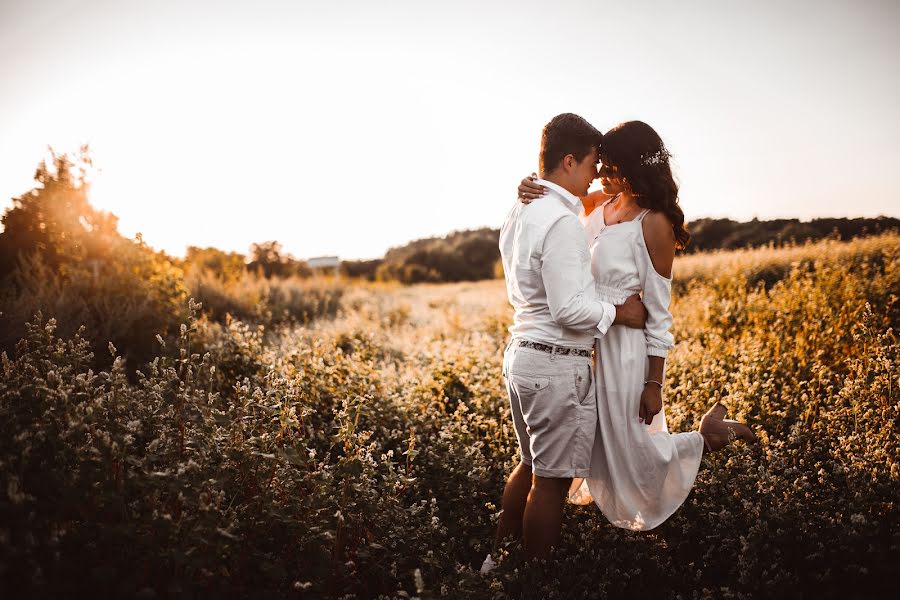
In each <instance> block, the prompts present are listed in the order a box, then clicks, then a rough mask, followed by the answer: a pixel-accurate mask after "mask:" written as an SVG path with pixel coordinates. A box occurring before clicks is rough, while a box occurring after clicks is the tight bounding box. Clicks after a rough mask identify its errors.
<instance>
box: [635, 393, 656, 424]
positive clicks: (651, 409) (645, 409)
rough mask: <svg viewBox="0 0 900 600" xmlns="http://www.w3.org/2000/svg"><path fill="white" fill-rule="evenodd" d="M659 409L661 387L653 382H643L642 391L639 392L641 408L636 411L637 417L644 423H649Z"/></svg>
mask: <svg viewBox="0 0 900 600" xmlns="http://www.w3.org/2000/svg"><path fill="white" fill-rule="evenodd" d="M661 410H662V388H661V387H659V386H658V385H656V384H655V383H645V384H644V391H643V392H641V408H640V410H639V411H638V418H639V419H640V421H641V423H643V424H644V425H649V424H650V422H651V421H653V417H655V416H656V413H658V412H659V411H661Z"/></svg>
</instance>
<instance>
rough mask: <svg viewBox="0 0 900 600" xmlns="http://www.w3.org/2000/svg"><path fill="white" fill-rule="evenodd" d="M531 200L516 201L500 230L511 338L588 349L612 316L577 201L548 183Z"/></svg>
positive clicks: (568, 193)
mask: <svg viewBox="0 0 900 600" xmlns="http://www.w3.org/2000/svg"><path fill="white" fill-rule="evenodd" d="M537 182H538V183H539V184H541V185H543V186H545V187H547V188H548V189H549V190H550V192H549V193H548V194H547V195H545V196H543V197H542V198H538V199H537V200H534V201H533V202H532V203H531V204H523V203H522V202H516V205H515V206H514V207H513V208H512V210H511V211H510V212H509V215H508V216H507V217H506V221H505V222H504V223H503V227H502V228H501V229H500V255H501V257H502V260H503V272H504V274H505V276H506V291H507V294H508V296H509V302H510V304H512V306H513V308H514V309H515V315H514V316H513V324H512V326H511V327H510V328H509V331H510V333H512V335H513V337H517V338H524V339H527V340H531V341H535V342H544V343H549V344H556V345H558V346H568V347H572V348H590V347H591V346H592V345H593V341H594V340H593V338H594V337H599V336H600V335H603V334H605V333H606V331H607V329H609V327H610V325H612V322H613V321H614V320H615V318H616V309H615V307H614V306H613V305H612V304H609V303H608V302H603V301H601V300H600V299H599V298H598V297H597V293H596V290H595V288H594V280H593V277H592V276H591V257H590V253H589V252H588V248H587V242H586V240H585V233H584V227H583V226H582V224H581V221H580V220H579V218H578V215H579V214H580V213H581V212H583V210H584V209H583V207H582V205H581V200H580V199H579V198H578V197H577V196H575V195H574V194H572V193H570V192H569V191H568V190H566V189H565V188H563V187H561V186H559V185H556V184H555V183H553V182H550V181H546V180H543V179H538V180H537Z"/></svg>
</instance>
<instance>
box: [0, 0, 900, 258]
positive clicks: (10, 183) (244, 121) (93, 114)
mask: <svg viewBox="0 0 900 600" xmlns="http://www.w3.org/2000/svg"><path fill="white" fill-rule="evenodd" d="M0 85H2V93H0V209H5V208H6V207H8V206H9V205H10V200H9V199H10V198H11V197H13V196H16V195H19V194H21V193H22V192H25V191H26V190H28V189H30V188H31V187H33V182H32V176H33V174H34V169H35V166H36V165H37V164H38V162H39V161H40V160H41V159H42V158H43V157H44V155H45V150H46V147H47V146H48V145H52V146H53V147H54V148H55V149H56V150H58V151H74V150H76V149H77V147H78V145H79V144H81V143H84V142H88V143H90V145H91V147H92V149H93V156H94V162H95V166H97V167H99V168H100V169H101V172H100V173H99V175H98V176H97V181H96V183H95V185H94V188H93V196H92V201H93V203H94V205H95V206H96V207H98V208H101V209H105V210H109V211H112V212H113V213H115V214H116V215H118V216H119V218H120V230H121V231H122V232H123V233H124V234H126V235H129V236H131V235H134V234H135V233H136V232H138V231H140V232H142V233H143V235H144V239H145V240H146V241H147V242H148V243H149V244H150V245H152V246H154V247H156V248H160V249H164V250H166V251H168V252H170V253H172V254H176V255H183V253H184V250H185V247H186V246H188V245H196V246H215V247H218V248H221V249H223V250H235V251H239V252H244V253H246V252H247V251H248V248H249V246H250V244H251V243H252V242H261V241H265V240H272V239H274V240H278V241H279V242H281V243H282V244H283V245H284V248H285V250H286V251H288V252H290V253H292V254H294V255H295V256H297V257H301V258H305V257H310V256H316V255H323V254H337V255H340V256H341V257H343V258H370V257H378V256H381V255H383V253H384V252H385V250H387V248H389V247H391V246H397V245H402V244H404V243H406V242H407V241H409V240H411V239H415V238H420V237H428V236H433V235H445V234H447V233H449V232H450V231H453V230H457V229H469V228H475V227H480V226H491V227H498V226H499V225H500V223H501V221H502V219H503V217H504V215H505V214H506V212H507V210H508V209H509V207H510V206H511V205H512V203H513V202H514V201H515V188H516V186H517V184H518V181H519V180H520V179H521V178H522V177H523V176H525V175H526V174H528V173H529V172H531V171H532V170H534V169H536V167H537V154H538V148H539V143H540V130H541V127H542V126H543V125H544V123H546V122H547V121H548V120H549V119H550V118H551V117H553V115H555V114H557V113H561V112H576V113H579V114H581V115H582V116H584V117H585V118H587V119H588V120H589V121H591V122H592V123H593V124H594V125H595V126H597V127H598V128H600V129H601V130H604V131H605V130H607V129H609V128H610V127H612V126H613V125H615V124H616V123H618V122H621V121H626V120H630V119H640V120H643V121H646V122H648V123H650V124H651V125H652V126H653V127H654V128H655V129H656V130H657V131H658V132H659V133H660V135H661V136H662V137H663V139H664V140H665V141H666V144H667V146H668V147H669V149H670V151H671V152H672V153H673V155H674V166H675V169H676V175H677V176H678V178H679V180H680V182H681V185H682V187H681V205H682V207H683V209H684V211H685V213H686V215H687V217H688V219H689V220H690V219H692V218H698V217H704V216H715V217H729V218H733V219H737V220H747V219H750V218H752V217H759V218H761V219H766V218H776V217H799V218H802V219H809V218H812V217H816V216H849V217H855V216H875V215H879V214H885V215H890V216H900V108H898V107H900V2H895V1H892V0H857V1H855V2H850V1H849V0H846V1H835V0H772V1H769V0H764V1H754V2H748V1H746V0H706V1H699V0H698V1H693V0H681V1H678V2H671V1H669V2H663V1H655V2H653V1H649V0H628V1H625V0H621V1H619V2H607V1H600V0H595V1H588V0H582V1H576V0H554V1H553V2H550V1H549V0H547V1H544V2H535V1H522V0H519V1H509V2H490V1H488V0H480V1H479V0H454V1H452V2H451V1H443V2H426V1H423V0H418V1H417V0H409V1H405V0H392V1H391V0H382V1H379V2H376V1H367V0H357V1H349V0H329V1H327V2H325V1H321V2H308V1H294V2H289V1H286V0H283V1H267V0H255V1H254V2H229V1H225V0H217V1H214V2H212V1H210V2H199V1H194V2H175V1H171V0H154V1H152V2H145V1H140V2H139V1H134V0H56V1H51V0H0Z"/></svg>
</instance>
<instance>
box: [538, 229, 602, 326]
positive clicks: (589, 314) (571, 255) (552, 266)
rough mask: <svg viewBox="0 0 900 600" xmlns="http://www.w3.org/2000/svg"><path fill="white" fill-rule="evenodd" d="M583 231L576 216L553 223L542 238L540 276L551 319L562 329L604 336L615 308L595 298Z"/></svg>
mask: <svg viewBox="0 0 900 600" xmlns="http://www.w3.org/2000/svg"><path fill="white" fill-rule="evenodd" d="M584 236H585V234H584V228H583V227H582V226H581V223H580V222H579V221H578V218H577V217H575V215H572V217H571V218H569V217H563V218H561V219H558V220H557V221H556V222H555V223H553V224H552V225H551V226H550V228H549V229H548V230H547V234H546V236H545V237H544V246H543V251H542V253H541V277H542V278H543V281H544V289H545V290H546V292H547V305H548V307H549V308H550V314H551V316H552V317H553V319H554V320H555V321H556V322H557V323H559V324H560V325H562V326H564V327H569V328H571V329H578V330H581V331H592V332H593V333H594V335H595V336H596V335H597V333H598V332H599V334H600V335H602V334H605V333H606V331H607V330H608V329H609V327H610V325H612V322H613V320H615V317H616V308H615V306H613V305H612V304H610V303H608V302H603V301H601V300H600V299H599V298H597V296H596V293H595V292H594V286H593V278H592V277H591V270H590V255H589V253H588V249H587V245H586V244H585V242H584Z"/></svg>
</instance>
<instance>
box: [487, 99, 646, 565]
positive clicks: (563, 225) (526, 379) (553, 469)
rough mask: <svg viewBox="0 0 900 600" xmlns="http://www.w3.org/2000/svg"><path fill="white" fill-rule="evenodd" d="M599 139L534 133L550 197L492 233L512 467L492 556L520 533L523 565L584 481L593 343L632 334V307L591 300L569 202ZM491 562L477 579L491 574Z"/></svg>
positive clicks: (593, 419) (637, 315) (582, 188)
mask: <svg viewBox="0 0 900 600" xmlns="http://www.w3.org/2000/svg"><path fill="white" fill-rule="evenodd" d="M601 139H602V134H601V133H600V132H599V131H597V130H596V129H595V128H594V127H593V126H591V124H590V123H588V122H587V121H585V120H584V119H583V118H581V117H579V116H578V115H574V114H571V113H565V114H561V115H557V116H556V117H554V118H553V119H552V120H551V121H550V122H549V123H547V125H546V126H545V127H544V130H543V134H542V137H541V152H540V175H541V179H539V180H538V181H539V182H540V183H541V184H542V185H544V186H545V187H547V188H549V190H550V192H549V193H548V194H547V195H546V196H544V197H543V198H540V199H538V200H535V201H534V202H532V203H531V204H527V205H526V204H523V203H519V202H517V203H516V205H515V207H513V209H512V210H511V211H510V213H509V215H508V216H507V218H506V222H505V223H504V224H503V227H502V228H501V230H500V254H501V256H502V260H503V271H504V275H505V277H506V289H507V294H508V296H509V302H510V304H512V306H513V308H514V309H515V316H514V317H513V325H512V326H511V327H510V333H511V334H512V339H511V341H510V343H509V345H508V346H507V348H506V352H505V353H504V357H503V377H504V380H505V382H506V387H507V392H508V394H509V400H510V408H511V411H512V418H513V423H514V425H515V430H516V436H517V438H518V440H519V448H520V459H521V461H520V463H519V465H518V466H517V467H516V468H515V469H514V470H513V472H512V474H511V475H510V476H509V479H508V480H507V483H506V487H505V488H504V491H503V502H502V510H501V513H500V522H499V524H498V526H497V539H496V544H495V550H496V549H498V548H499V547H500V544H501V543H502V542H503V540H504V539H506V538H507V537H508V536H514V537H518V536H519V535H520V534H521V536H522V538H523V541H524V545H525V555H526V557H527V558H546V557H547V556H548V555H549V554H550V550H551V548H552V547H553V546H555V545H556V544H557V542H558V541H559V535H560V531H561V528H562V515H563V508H564V503H565V497H566V493H567V491H568V489H569V486H570V485H571V483H572V478H574V477H585V476H587V475H588V474H589V469H590V458H591V448H592V446H593V443H594V435H595V433H596V429H597V404H596V400H595V395H594V377H593V375H592V373H591V348H592V346H593V339H594V336H600V335H603V334H604V333H606V331H607V329H609V327H610V326H611V325H613V324H618V325H625V326H628V327H636V328H642V327H643V326H644V321H645V319H646V311H645V309H644V307H643V305H642V304H641V302H640V300H639V298H638V297H637V296H634V297H632V298H629V299H628V300H627V301H626V302H625V304H623V305H620V306H613V305H611V304H608V303H606V302H601V301H600V300H599V299H598V298H597V296H596V292H595V288H594V281H593V278H592V276H591V270H590V255H589V252H588V248H587V241H586V239H585V234H584V228H583V227H582V225H581V222H580V221H579V219H578V214H579V212H581V211H582V210H583V209H582V205H581V201H580V199H579V196H585V195H587V191H588V187H589V186H590V184H591V182H592V181H593V180H594V179H596V178H597V165H598V163H599V146H600V142H601ZM493 566H494V562H493V560H492V558H491V555H488V557H487V558H486V559H485V563H484V565H483V566H482V572H487V571H489V570H491V569H492V568H493Z"/></svg>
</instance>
